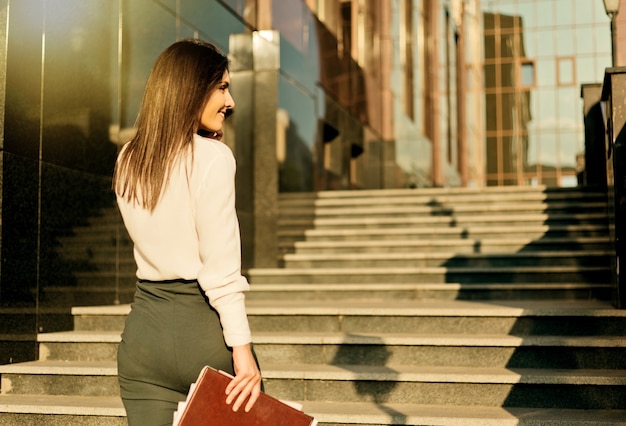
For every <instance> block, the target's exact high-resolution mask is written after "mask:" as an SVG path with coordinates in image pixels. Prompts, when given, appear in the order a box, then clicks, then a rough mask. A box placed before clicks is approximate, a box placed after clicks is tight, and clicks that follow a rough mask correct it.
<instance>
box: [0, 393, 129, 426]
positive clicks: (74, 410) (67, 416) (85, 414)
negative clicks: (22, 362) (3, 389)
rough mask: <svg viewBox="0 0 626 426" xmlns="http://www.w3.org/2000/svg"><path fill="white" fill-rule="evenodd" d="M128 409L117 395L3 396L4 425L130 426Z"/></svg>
mask: <svg viewBox="0 0 626 426" xmlns="http://www.w3.org/2000/svg"><path fill="white" fill-rule="evenodd" d="M127 424H128V422H127V421H126V411H125V410H124V406H123V405H122V400H121V399H120V398H119V397H116V396H82V395H2V394H0V425H2V426H5V425H6V426H9V425H22V426H39V425H46V426H67V425H71V426H126V425H127Z"/></svg>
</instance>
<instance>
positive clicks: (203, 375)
mask: <svg viewBox="0 0 626 426" xmlns="http://www.w3.org/2000/svg"><path fill="white" fill-rule="evenodd" d="M231 379H232V378H231V377H230V376H229V375H228V374H226V373H224V372H222V371H217V370H215V369H213V368H211V367H204V368H203V369H202V371H201V372H200V375H199V376H198V380H197V381H196V384H195V387H193V388H192V389H191V390H190V393H189V395H188V397H187V402H186V405H185V407H184V409H183V411H182V415H181V417H180V421H179V423H178V425H179V426H208V425H216V426H311V424H312V423H313V421H314V419H313V417H311V416H308V415H307V414H305V413H303V412H302V411H300V410H297V409H296V408H293V407H291V406H289V405H287V404H285V403H284V402H282V401H279V400H278V399H276V398H274V397H272V396H270V395H268V394H266V393H263V392H262V393H261V395H260V396H259V399H257V401H256V403H255V404H254V406H253V407H252V409H251V410H250V411H249V412H247V413H246V412H245V410H244V407H241V408H239V410H238V411H236V412H235V411H233V409H232V405H228V404H226V393H225V392H226V386H227V385H228V383H229V382H230V381H231Z"/></svg>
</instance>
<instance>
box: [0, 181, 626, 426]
mask: <svg viewBox="0 0 626 426" xmlns="http://www.w3.org/2000/svg"><path fill="white" fill-rule="evenodd" d="M280 211H281V221H280V234H279V237H280V241H281V249H282V251H283V254H282V256H281V262H282V267H281V268H277V269H255V270H250V271H248V273H249V277H250V280H251V282H252V284H253V290H252V291H251V292H250V293H249V296H248V312H249V315H250V322H251V326H252V328H253V336H254V340H255V349H256V351H257V354H258V356H259V359H260V362H261V367H262V370H263V375H264V380H265V384H266V390H267V392H268V393H270V394H272V395H274V396H277V397H279V398H285V399H290V400H298V401H302V402H303V403H304V407H305V410H306V411H307V412H309V413H310V414H312V415H314V416H316V418H318V420H319V421H320V423H321V424H322V425H325V426H338V425H517V424H524V425H600V424H604V425H608V424H626V337H625V336H626V312H624V311H619V310H616V309H613V308H612V307H611V305H610V303H609V302H608V296H609V286H608V283H609V282H610V275H611V273H610V253H611V251H610V243H609V238H608V229H607V215H606V201H605V199H604V196H603V195H602V194H598V193H594V192H591V191H575V190H554V191H545V190H543V189H533V188H493V189H488V190H482V191H477V190H476V191H473V190H434V189H433V190H430V189H427V190H422V189H420V190H393V191H350V192H328V193H319V194H315V195H313V194H299V195H295V194H293V195H284V196H283V197H282V200H281V206H280ZM82 252H84V250H82V251H81V250H77V253H82ZM123 262H126V260H123ZM119 264H120V263H119V262H118V265H119ZM118 268H119V266H118ZM120 270H122V271H124V270H125V269H124V268H121V269H120ZM129 270H130V271H132V267H129ZM96 272H97V275H95V276H101V275H98V274H100V272H99V271H96ZM129 274H130V278H131V279H132V272H129ZM84 275H85V282H91V281H90V280H89V278H88V276H87V272H85V273H84ZM120 277H122V278H121V279H122V280H127V279H128V278H129V276H127V275H124V274H117V278H118V280H119V279H120ZM85 288H88V286H84V287H82V288H80V287H79V288H76V287H72V288H66V291H69V290H72V289H78V291H77V292H76V293H77V294H75V295H65V296H63V293H64V292H63V291H57V292H56V293H57V294H58V295H59V300H60V299H61V296H62V297H67V298H68V300H70V301H71V300H74V301H78V300H80V301H83V302H86V301H88V297H87V296H86V295H87V294H88V293H89V291H85ZM117 288H118V289H119V288H120V287H119V285H118V287H117ZM116 294H118V295H119V294H121V293H120V291H119V290H116ZM81 298H84V299H81ZM128 309H129V306H128V305H125V304H120V305H108V306H77V307H74V308H73V309H72V313H73V315H74V329H73V330H72V331H67V332H59V333H43V334H40V335H39V336H38V340H39V345H40V359H39V360H38V361H35V362H27V363H19V364H12V365H5V366H0V374H1V379H2V382H1V385H0V425H3V426H4V425H42V424H44V425H57V424H59V425H61V424H63V425H68V424H69V425H123V424H125V418H124V412H123V408H122V406H121V402H120V401H119V397H118V391H117V380H116V371H115V353H116V347H117V343H118V342H119V339H120V336H119V335H120V330H121V329H122V327H123V321H124V319H125V316H126V314H127V312H128Z"/></svg>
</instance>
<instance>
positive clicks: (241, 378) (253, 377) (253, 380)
mask: <svg viewBox="0 0 626 426" xmlns="http://www.w3.org/2000/svg"><path fill="white" fill-rule="evenodd" d="M233 365H234V367H235V378H234V379H233V380H231V382H230V383H229V384H228V386H227V387H226V395H228V397H227V398H226V403H227V404H230V403H232V402H233V401H235V402H234V404H233V411H237V410H238V409H239V408H240V407H241V406H242V405H243V403H244V402H245V401H246V398H248V397H250V399H248V403H247V404H246V407H245V410H246V412H248V411H250V409H251V408H252V406H253V405H254V403H255V402H256V400H257V399H258V398H259V395H260V394H261V372H260V371H259V367H258V366H257V363H256V360H255V359H254V356H253V355H252V348H251V346H250V344H247V345H242V346H234V347H233Z"/></svg>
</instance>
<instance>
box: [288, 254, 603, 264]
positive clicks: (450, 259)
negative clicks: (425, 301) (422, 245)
mask: <svg viewBox="0 0 626 426" xmlns="http://www.w3.org/2000/svg"><path fill="white" fill-rule="evenodd" d="M611 255H612V253H611V252H610V251H608V250H587V251H585V252H581V251H550V252H544V251H522V252H517V253H464V254H460V253H454V252H421V253H419V252H418V253H415V252H404V253H381V252H379V253H306V254H302V253H294V254H285V255H284V256H283V262H284V265H285V269H290V268H337V267H345V268H355V267H406V266H424V267H431V266H445V267H447V268H459V267H464V268H469V267H472V268H492V267H496V268H497V267H523V266H533V267H542V266H555V265H557V266H600V265H604V266H605V267H606V268H609V267H610V259H611Z"/></svg>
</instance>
